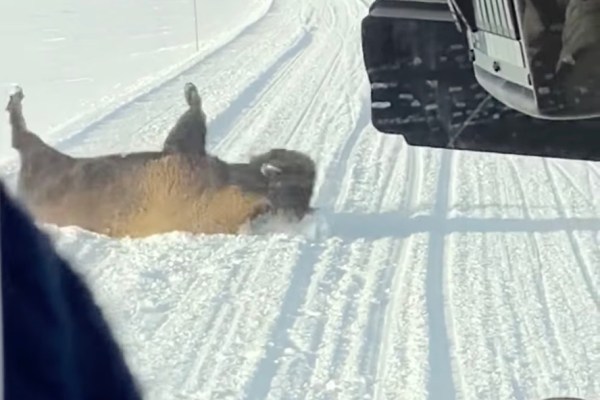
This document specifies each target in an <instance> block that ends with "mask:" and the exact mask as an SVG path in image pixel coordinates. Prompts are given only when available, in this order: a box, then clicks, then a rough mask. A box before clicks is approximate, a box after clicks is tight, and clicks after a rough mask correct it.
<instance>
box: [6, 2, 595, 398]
mask: <svg viewBox="0 0 600 400" xmlns="http://www.w3.org/2000/svg"><path fill="white" fill-rule="evenodd" d="M366 11H367V8H366V5H365V3H364V2H361V1H359V0H328V1H324V0H304V1H302V2H299V1H295V0H273V2H272V3H270V8H269V9H268V11H267V12H266V14H264V16H263V17H261V18H260V19H258V20H257V21H256V22H254V23H252V24H251V25H249V26H248V27H246V28H245V29H244V30H243V31H241V32H240V33H239V35H237V36H236V37H235V38H234V39H232V40H230V41H228V42H226V43H224V44H223V45H222V46H221V47H219V48H218V49H216V50H215V51H214V52H212V53H210V54H209V55H208V56H206V57H205V58H203V59H202V60H201V61H200V62H198V63H197V64H194V65H192V66H191V67H189V68H188V69H186V70H185V71H183V72H182V73H181V74H179V75H177V76H176V77H174V78H172V79H170V80H168V81H165V82H164V83H162V84H161V85H158V86H157V87H155V88H153V89H152V90H149V91H148V92H147V93H146V94H144V95H142V96H140V97H138V98H136V99H134V100H133V101H130V102H127V103H125V104H123V105H121V106H120V107H119V108H118V109H115V110H114V111H113V112H111V113H108V114H107V115H106V116H105V117H104V118H101V119H100V120H97V121H95V122H94V123H93V124H90V125H88V126H87V127H85V128H84V129H80V130H78V131H76V132H74V133H73V134H70V135H67V136H65V137H64V140H62V141H58V142H57V143H56V145H57V146H58V147H59V148H61V149H62V150H64V151H68V152H69V153H70V154H76V155H86V154H90V155H91V154H99V153H106V152H120V151H123V152H124V151H132V150H144V149H152V148H156V147H157V146H159V145H160V143H161V142H162V140H163V139H164V136H165V135H166V132H167V130H168V128H169V127H170V126H171V125H172V123H173V122H174V120H175V119H176V118H177V116H178V115H179V113H180V112H181V111H182V110H183V109H184V103H183V99H182V88H183V84H184V83H185V82H187V81H192V82H194V83H195V84H196V85H197V86H198V88H199V90H200V92H201V94H202V97H203V102H204V107H205V110H206V113H207V115H208V117H209V120H210V122H209V139H208V146H209V149H210V151H211V152H213V153H215V154H217V155H219V156H221V157H223V158H225V159H227V160H241V159H246V158H247V157H248V156H249V155H250V154H253V153H256V152H260V151H264V150H267V149H269V148H272V147H286V148H293V149H297V150H301V151H305V152H307V153H309V154H310V155H311V156H313V157H314V158H315V159H316V160H317V163H318V167H319V179H318V182H317V191H316V195H315V201H314V205H315V206H316V207H318V208H319V209H320V211H319V213H318V221H317V222H316V229H315V227H314V226H302V227H299V228H297V229H293V228H289V227H288V232H286V233H281V234H267V235H256V236H221V235H215V236H204V237H203V236H196V237H194V236H191V235H187V234H183V233H171V234H167V235H159V236H154V237H150V238H147V239H142V240H127V239H125V240H111V239H107V238H105V237H102V236H98V235H94V234H90V233H87V232H83V231H81V230H78V229H75V228H65V229H56V228H53V227H48V229H49V231H50V232H52V233H53V235H54V236H55V238H56V241H57V244H58V246H59V248H60V249H61V251H62V252H63V253H64V254H66V255H68V257H69V258H70V259H72V260H73V261H75V262H76V263H77V265H78V268H79V269H80V270H81V271H83V272H84V274H85V276H86V278H87V279H88V281H89V282H90V284H91V286H92V288H93V289H94V292H95V293H96V295H97V296H98V301H99V302H100V303H101V304H102V305H103V307H104V308H105V309H106V312H107V314H108V316H109V318H110V320H111V322H112V324H113V326H114V327H115V330H116V333H117V335H118V338H119V340H120V342H121V343H122V344H123V346H124V348H125V351H126V354H127V358H128V360H129V361H130V363H131V366H132V368H133V369H134V371H135V373H136V375H137V376H138V377H139V380H140V382H141V384H142V386H143V388H144V390H145V392H146V394H147V398H148V399H152V400H159V399H161V400H162V399H410V400H413V399H414V400H421V399H422V400H438V399H439V400H446V399H448V400H455V399H456V400H459V399H460V400H462V399H473V400H480V399H494V400H496V399H498V400H500V399H522V400H525V399H527V400H529V399H542V398H545V397H551V396H573V397H581V398H585V399H596V398H599V397H600V378H599V377H600V313H599V305H600V294H599V293H600V246H599V244H600V196H599V195H598V193H600V165H598V164H597V163H596V164H594V163H590V162H576V161H559V160H544V159H539V158H527V157H517V156H500V155H492V154H480V153H467V152H450V151H441V150H434V149H423V148H411V147H407V146H406V144H405V143H404V141H403V140H402V139H401V138H399V137H392V136H385V135H382V134H380V133H378V132H376V131H375V130H374V128H373V127H372V126H371V125H370V123H369V102H368V81H367V79H366V74H365V72H364V70H363V65H362V58H361V52H360V51H361V50H360V19H361V18H362V17H363V16H364V15H365V13H366ZM25 90H27V88H25ZM34 101H35V98H31V99H29V102H31V103H33V102H34ZM56 101H60V93H57V99H56ZM12 171H14V165H13V164H10V165H7V166H5V167H4V170H3V174H4V176H8V177H9V178H10V176H9V175H10V174H12Z"/></svg>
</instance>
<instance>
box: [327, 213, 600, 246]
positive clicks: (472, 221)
mask: <svg viewBox="0 0 600 400" xmlns="http://www.w3.org/2000/svg"><path fill="white" fill-rule="evenodd" d="M322 218H324V219H325V220H326V221H327V230H328V231H329V234H330V235H331V236H334V237H340V238H342V239H347V240H356V239H363V238H364V239H372V240H375V239H382V238H385V237H395V238H404V237H408V236H410V235H413V234H418V233H443V234H452V233H470V232H473V233H476V232H481V233H492V232H504V233H508V232H512V233H519V232H523V233H544V232H560V231H573V230H574V231H578V230H579V231H600V228H599V227H600V218H575V217H573V218H548V219H526V218H485V217H451V218H440V217H439V216H436V215H420V216H414V217H411V216H407V215H406V214H404V213H402V212H384V213H373V214H359V213H327V215H323V216H322Z"/></svg>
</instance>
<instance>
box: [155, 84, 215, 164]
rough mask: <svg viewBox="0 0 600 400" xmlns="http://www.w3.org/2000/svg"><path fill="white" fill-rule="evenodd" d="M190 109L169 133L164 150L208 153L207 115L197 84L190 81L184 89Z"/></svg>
mask: <svg viewBox="0 0 600 400" xmlns="http://www.w3.org/2000/svg"><path fill="white" fill-rule="evenodd" d="M183 94H184V97H185V100H186V102H187V104H188V107H189V108H188V109H187V110H186V111H185V112H184V113H183V114H182V115H181V116H180V117H179V118H178V120H177V122H176V123H175V125H174V126H173V128H171V131H170V132H169V134H168V135H167V138H166V140H165V143H164V145H163V150H164V151H168V152H172V153H187V154H191V155H205V154H206V133H207V128H206V115H205V114H204V111H203V110H202V99H201V98H200V95H199V94H198V89H197V88H196V86H195V85H194V84H193V83H191V82H188V83H186V84H185V86H184V89H183Z"/></svg>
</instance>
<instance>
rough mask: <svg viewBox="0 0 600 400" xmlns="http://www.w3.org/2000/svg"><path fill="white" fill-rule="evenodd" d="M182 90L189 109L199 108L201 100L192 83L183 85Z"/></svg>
mask: <svg viewBox="0 0 600 400" xmlns="http://www.w3.org/2000/svg"><path fill="white" fill-rule="evenodd" d="M183 90H184V95H185V100H186V101H187V103H188V105H189V106H190V108H200V105H201V99H200V95H199V94H198V88H196V85H194V84H193V83H192V82H188V83H186V84H185V87H184V89H183Z"/></svg>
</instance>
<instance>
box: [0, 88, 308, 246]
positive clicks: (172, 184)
mask: <svg viewBox="0 0 600 400" xmlns="http://www.w3.org/2000/svg"><path fill="white" fill-rule="evenodd" d="M194 91H195V87H194ZM192 92H193V91H192ZM190 93H191V92H190V86H188V85H186V91H185V94H186V99H188V104H189V105H190V109H193V108H194V107H195V109H196V112H197V111H199V112H200V113H201V114H202V115H203V113H202V110H201V108H200V106H199V103H197V102H196V101H195V100H194V99H198V100H199V96H197V92H196V96H197V97H194V96H193V93H192V96H191V97H190V96H189V94H190ZM23 98H24V95H23V92H22V91H21V90H20V89H19V90H17V92H16V93H15V94H13V95H12V96H11V98H10V100H9V103H8V105H7V107H6V109H7V111H8V112H9V114H10V123H11V126H12V143H13V147H14V148H15V149H16V150H17V151H18V152H19V154H20V156H21V169H20V172H19V181H18V192H19V196H20V198H21V199H22V200H23V201H24V203H25V205H26V206H27V207H28V209H29V210H30V211H31V212H32V213H33V215H34V216H35V218H36V219H37V220H38V221H40V222H45V223H51V224H56V225H58V226H69V225H75V226H79V227H82V228H84V229H87V230H90V231H93V232H98V233H103V234H106V235H109V236H113V237H123V236H130V237H143V236H148V235H152V234H158V233H164V232H171V231H186V232H192V233H213V234H214V233H236V232H237V231H238V230H239V229H240V227H242V226H244V225H245V224H246V223H248V222H249V221H251V220H252V219H254V218H256V217H258V216H259V215H261V214H264V213H266V212H268V211H282V210H283V211H284V212H285V211H287V210H290V211H293V212H294V213H295V214H296V215H297V216H298V217H300V218H301V217H302V216H303V215H304V214H305V213H306V212H308V210H309V202H310V197H311V196H312V190H313V184H314V163H313V162H312V160H310V158H308V157H306V156H305V155H303V154H301V153H297V152H291V151H287V150H274V151H272V152H268V153H266V154H263V155H261V156H258V157H256V158H254V159H253V160H251V161H250V162H249V163H242V164H228V163H226V162H224V161H222V160H220V159H218V158H217V157H212V156H208V155H206V154H205V152H204V147H203V146H204V136H205V134H206V126H205V122H204V121H205V118H204V117H202V119H199V118H196V117H197V116H198V115H199V114H197V113H196V114H195V115H196V117H194V118H190V119H187V121H188V122H187V123H184V124H179V122H181V121H182V120H186V118H185V116H186V115H187V116H189V115H194V114H193V113H189V112H187V114H184V115H183V116H182V117H180V119H179V120H178V124H176V125H175V127H174V128H173V129H172V130H171V132H170V133H169V136H168V138H167V141H166V142H165V146H164V148H163V149H164V150H163V151H160V152H140V153H131V154H127V155H124V156H121V155H104V156H98V157H91V158H74V157H71V156H68V155H66V154H63V153H61V152H59V151H58V150H56V149H54V148H52V147H50V146H48V145H47V144H46V143H44V142H43V141H42V140H41V139H40V138H39V137H38V136H37V135H36V134H34V133H32V132H31V131H29V130H28V128H27V125H26V123H25V119H24V117H23V113H22V100H23ZM188 111H189V110H188ZM190 121H192V122H190ZM194 134H197V135H200V136H202V140H197V141H195V142H194V138H193V136H194ZM173 137H175V138H186V140H187V143H188V146H187V148H186V150H187V151H185V152H184V151H179V150H178V149H177V146H174V147H170V146H168V143H167V142H169V138H173ZM170 143H177V141H176V140H175V141H171V142H170ZM180 143H181V142H180ZM190 143H192V145H190ZM193 143H195V146H197V147H195V148H196V149H197V150H198V151H197V152H196V153H194V152H193V149H194V147H193V146H194V145H193ZM198 146H199V147H198ZM286 176H288V177H289V178H290V182H291V183H289V184H288V183H283V182H285V180H286ZM294 182H295V183H294ZM278 188H279V190H278ZM300 192H302V193H301V196H299V197H298V198H297V199H296V200H294V199H293V198H292V197H291V196H295V195H296V194H298V193H300Z"/></svg>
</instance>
